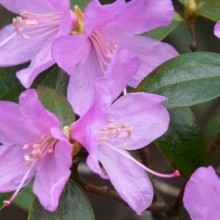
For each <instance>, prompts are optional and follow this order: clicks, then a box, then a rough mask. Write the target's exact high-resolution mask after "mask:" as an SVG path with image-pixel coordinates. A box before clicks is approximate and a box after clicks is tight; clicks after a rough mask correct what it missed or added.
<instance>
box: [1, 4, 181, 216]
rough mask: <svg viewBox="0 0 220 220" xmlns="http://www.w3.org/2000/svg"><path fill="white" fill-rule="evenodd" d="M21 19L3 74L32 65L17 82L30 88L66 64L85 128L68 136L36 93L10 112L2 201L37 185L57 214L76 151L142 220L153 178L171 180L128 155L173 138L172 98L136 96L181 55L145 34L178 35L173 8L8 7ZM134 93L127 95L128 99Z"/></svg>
mask: <svg viewBox="0 0 220 220" xmlns="http://www.w3.org/2000/svg"><path fill="white" fill-rule="evenodd" d="M0 3H1V4H2V5H3V6H4V7H6V8H7V9H8V10H10V11H12V12H14V13H16V14H18V16H17V17H16V18H14V19H13V22H12V24H10V25H8V26H6V27H4V28H3V29H2V30H1V31H0V66H2V67H4V66H12V65H17V64H21V63H25V62H28V61H31V62H30V65H29V66H28V67H27V68H26V69H22V70H20V71H18V72H17V77H18V78H19V80H20V81H21V83H22V85H23V86H24V87H26V88H29V87H30V86H31V85H32V83H33V81H34V79H35V78H36V77H37V76H38V75H39V74H40V73H41V72H43V71H44V70H46V69H47V68H49V67H50V66H52V65H53V64H55V63H57V64H58V65H59V66H60V67H61V68H62V69H64V70H65V71H66V72H67V73H68V74H69V75H70V81H69V85H68V95H67V98H68V100H69V102H70V103H71V105H72V107H73V109H74V112H75V113H77V114H78V115H79V120H77V121H76V122H73V123H72V124H70V125H67V126H65V127H62V126H61V122H60V121H59V119H58V118H57V117H56V116H55V115H54V114H53V113H51V112H49V111H48V110H46V109H45V108H44V106H43V105H42V104H41V103H40V101H39V98H38V96H37V93H36V91H35V90H33V89H29V90H27V91H25V92H23V93H22V94H21V95H20V98H19V104H15V103H12V102H8V101H1V102H0V121H1V123H0V143H1V144H2V145H1V147H0V167H4V169H1V171H0V177H1V181H0V192H1V193H3V192H11V191H15V192H14V194H13V195H12V197H11V198H10V199H9V200H6V201H5V202H4V205H5V206H7V205H9V204H10V203H11V202H12V201H13V199H14V198H15V197H16V195H17V194H18V192H19V191H20V189H21V188H23V187H24V186H26V185H28V184H29V183H30V182H31V181H32V179H33V178H34V185H33V191H34V193H35V195H36V196H37V197H38V199H39V201H40V203H41V204H42V205H43V206H44V208H45V209H47V210H50V211H54V210H56V208H57V206H58V203H59V198H60V195H61V193H62V190H63V188H64V186H65V184H66V182H67V180H68V179H69V177H70V174H71V170H70V168H71V166H72V155H73V154H72V151H73V150H74V145H73V142H78V143H80V144H81V145H82V146H83V147H84V148H85V149H86V150H87V152H88V157H87V164H88V166H89V167H90V168H91V170H92V171H94V172H95V173H97V174H99V175H100V176H101V177H102V178H109V179H110V181H111V183H112V184H113V186H114V187H115V189H116V191H117V192H118V193H119V195H120V196H121V198H123V199H124V200H125V201H126V202H127V204H128V205H129V206H130V207H131V208H132V209H133V210H135V211H136V213H137V214H141V213H142V212H143V211H144V210H145V209H146V208H147V207H149V206H150V204H151V203H152V200H153V187H152V185H151V182H150V180H149V178H148V176H147V174H146V172H145V171H148V172H150V173H152V174H155V175H157V176H161V177H175V176H178V175H179V173H178V171H176V172H174V173H173V174H170V175H165V174H158V173H156V172H154V171H152V170H150V169H149V168H147V167H145V166H144V165H143V164H141V163H140V162H139V161H138V160H136V159H134V158H133V157H132V155H131V154H130V153H129V152H128V151H129V150H136V149H140V148H142V147H145V146H146V145H148V144H150V143H151V142H153V141H154V140H155V139H157V138H158V137H160V136H161V135H162V134H164V133H165V132H166V130H167V128H168V125H169V114H168V111H167V110H166V108H165V107H164V106H163V101H165V100H166V98H165V97H163V96H159V95H154V94H147V93H129V94H126V86H127V85H130V86H131V87H133V88H136V87H137V85H138V84H139V83H140V82H141V81H142V80H143V79H144V77H146V76H147V75H148V74H149V73H150V72H152V70H154V69H155V68H156V67H157V66H159V65H160V64H162V63H163V62H165V61H167V60H169V59H171V58H173V57H175V56H177V55H178V53H177V52H176V50H175V49H174V48H172V47H171V46H170V45H168V44H166V43H161V42H159V41H156V40H153V39H150V38H148V37H146V36H140V35H139V34H141V33H144V32H148V31H149V30H152V29H154V28H157V27H160V26H165V25H169V24H170V22H171V21H172V19H173V15H174V10H173V6H172V2H171V0H161V1H155V0H145V1H143V0H133V1H130V2H128V3H126V2H125V1H124V0H117V1H116V2H114V3H113V4H108V5H101V4H100V3H99V1H98V0H92V1H91V2H90V3H89V5H88V6H87V7H86V9H85V11H84V13H83V12H82V11H81V10H80V9H79V7H78V6H76V7H75V9H74V10H73V11H72V10H71V9H70V2H69V0H62V1H60V0H40V1H39V0H38V1H36V0H31V1H26V0H19V1H18V0H13V1H12V0H0ZM123 90H124V95H123V96H122V97H119V96H120V94H121V93H122V91H123Z"/></svg>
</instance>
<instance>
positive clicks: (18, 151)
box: [0, 90, 72, 211]
mask: <svg viewBox="0 0 220 220" xmlns="http://www.w3.org/2000/svg"><path fill="white" fill-rule="evenodd" d="M0 121H1V123H0V143H2V145H1V146H0V168H1V169H0V170H1V171H0V179H1V181H0V192H1V193H4V192H11V191H14V190H15V192H14V194H13V195H12V197H11V198H10V199H9V200H7V201H5V202H4V205H5V206H7V205H9V204H10V203H11V202H12V201H13V199H14V198H15V197H16V195H17V194H18V192H19V191H20V189H21V188H22V187H24V186H26V185H27V184H29V183H30V182H31V180H32V179H33V177H35V180H34V186H33V191H34V193H35V195H36V196H37V197H38V199H39V201H40V203H41V204H42V205H43V206H44V208H45V209H47V210H50V211H54V210H55V209H56V208H57V206H58V202H59V197H60V195H61V193H62V190H63V188H64V186H65V184H66V182H67V180H68V178H69V176H70V169H69V168H70V166H71V164H72V155H71V152H72V145H71V144H70V143H69V141H68V137H67V136H68V135H65V134H66V133H67V132H66V130H68V129H67V128H66V127H65V129H64V131H62V130H60V127H61V123H60V121H59V120H58V119H57V117H56V116H55V115H54V114H52V113H50V112H48V111H47V110H46V109H45V108H44V107H43V106H42V104H41V103H40V101H39V100H38V97H37V93H36V92H35V91H34V90H27V91H26V92H24V93H22V94H21V96H20V99H19V105H17V104H15V103H12V102H7V101H1V102H0ZM64 133H65V134H64Z"/></svg>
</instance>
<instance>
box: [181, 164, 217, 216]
mask: <svg viewBox="0 0 220 220" xmlns="http://www.w3.org/2000/svg"><path fill="white" fill-rule="evenodd" d="M219 198H220V179H219V177H218V176H217V175H216V173H215V170H214V169H213V168H212V167H211V166H209V167H208V168H205V167H201V168H198V169H197V170H196V171H195V172H194V173H193V174H192V176H191V178H190V180H189V181H188V183H187V185H186V188H185V192H184V197H183V202H184V206H185V208H186V209H187V211H188V212H189V214H190V217H191V219H192V220H212V219H220V212H219V210H220V203H219Z"/></svg>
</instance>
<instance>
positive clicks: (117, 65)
mask: <svg viewBox="0 0 220 220" xmlns="http://www.w3.org/2000/svg"><path fill="white" fill-rule="evenodd" d="M140 65H141V61H140V60H139V59H138V57H137V56H135V55H134V54H132V53H131V52H128V51H127V50H124V49H118V50H117V51H116V53H115V54H114V55H113V57H112V59H111V62H110V63H109V65H108V69H107V72H106V74H105V76H106V77H109V78H110V79H109V80H108V83H106V87H107V88H108V90H109V91H110V92H111V94H112V101H114V100H115V99H116V98H117V97H118V96H119V95H120V93H121V92H122V90H123V89H125V88H126V86H127V85H128V84H129V82H130V81H131V80H132V78H133V77H134V75H135V74H136V72H137V71H138V69H139V67H140ZM106 81H107V80H106ZM98 84H100V83H98V82H97V83H96V85H97V86H99V85H98Z"/></svg>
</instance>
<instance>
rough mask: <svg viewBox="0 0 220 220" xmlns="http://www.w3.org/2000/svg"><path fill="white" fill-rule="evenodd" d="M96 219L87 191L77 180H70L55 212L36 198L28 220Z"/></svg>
mask: <svg viewBox="0 0 220 220" xmlns="http://www.w3.org/2000/svg"><path fill="white" fill-rule="evenodd" d="M70 219H71V220H94V219H95V217H94V213H93V209H92V207H91V204H90V201H89V199H88V197H87V195H86V193H85V192H84V191H83V190H82V189H81V187H80V186H78V185H77V184H76V183H75V182H72V181H69V182H68V183H67V186H66V187H65V189H64V192H63V193H62V196H61V198H60V202H59V207H58V209H57V210H56V211H55V212H48V211H46V210H44V208H43V207H42V206H41V204H40V203H39V201H38V200H37V199H35V201H34V203H33V205H32V208H31V210H30V212H29V217H28V220H70Z"/></svg>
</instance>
